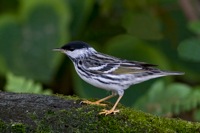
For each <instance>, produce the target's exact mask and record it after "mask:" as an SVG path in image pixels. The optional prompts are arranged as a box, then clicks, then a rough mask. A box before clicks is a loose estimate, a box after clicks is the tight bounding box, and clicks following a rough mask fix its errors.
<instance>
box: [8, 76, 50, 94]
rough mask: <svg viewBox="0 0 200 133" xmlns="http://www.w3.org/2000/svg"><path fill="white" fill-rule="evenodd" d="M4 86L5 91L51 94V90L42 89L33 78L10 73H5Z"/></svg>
mask: <svg viewBox="0 0 200 133" xmlns="http://www.w3.org/2000/svg"><path fill="white" fill-rule="evenodd" d="M6 81H7V83H6V86H5V91H8V92H15V93H35V94H46V95H50V94H52V90H50V89H46V90H43V89H42V85H41V84H40V83H34V81H33V80H30V79H29V80H28V79H25V78H24V77H20V76H15V75H13V74H12V73H8V74H7V75H6Z"/></svg>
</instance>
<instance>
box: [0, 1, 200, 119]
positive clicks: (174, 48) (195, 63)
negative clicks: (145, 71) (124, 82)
mask: <svg viewBox="0 0 200 133" xmlns="http://www.w3.org/2000/svg"><path fill="white" fill-rule="evenodd" d="M181 2H182V1H181V0H180V1H179V2H178V1H176V0H151V1H150V0H140V1H136V0H132V1H130V0H123V1H119V0H118V1H116V0H85V1H84V0H59V1H55V0H44V1H39V0H17V2H16V1H15V2H14V3H17V4H13V2H6V3H5V2H2V1H0V5H2V4H4V5H5V6H6V7H4V8H1V10H0V74H1V77H3V79H4V77H6V75H9V74H8V72H12V73H13V74H14V75H17V76H20V77H24V79H23V81H24V82H28V83H27V84H33V81H38V82H41V83H42V84H43V85H44V86H50V88H54V90H53V91H54V93H63V92H66V91H65V90H69V89H71V91H67V92H73V93H75V94H76V95H79V96H81V97H84V98H101V97H105V96H106V95H108V94H107V92H106V91H104V90H101V89H97V88H95V87H93V86H91V85H89V84H87V83H85V82H84V81H83V80H81V79H80V78H79V77H78V75H77V74H76V73H75V70H74V68H73V66H72V63H71V62H70V61H69V59H68V58H62V57H64V55H61V54H59V53H53V52H52V49H53V48H56V47H60V46H62V45H63V44H65V43H66V42H69V41H70V40H82V41H85V42H88V43H90V44H91V45H92V46H93V47H94V48H95V49H97V50H98V51H100V52H103V53H106V54H110V55H113V56H117V57H119V58H126V59H129V60H137V61H142V62H148V63H151V64H158V65H159V68H160V69H166V70H172V71H173V70H174V71H182V72H185V73H186V74H185V75H184V76H170V77H167V78H162V80H161V81H160V80H158V79H154V80H150V81H147V82H144V83H141V84H138V85H134V86H132V87H130V88H129V89H127V90H126V91H125V95H124V97H123V99H122V100H121V103H123V104H125V105H127V106H131V107H137V108H138V109H141V110H145V111H146V112H151V113H155V114H158V115H166V114H171V116H173V114H174V115H178V114H180V113H182V112H189V111H191V110H193V113H192V114H190V116H191V117H192V119H193V120H199V118H200V117H199V116H200V115H199V114H200V113H199V112H200V111H199V98H198V96H199V89H198V86H200V80H199V79H200V69H199V68H200V63H199V61H200V56H199V55H200V40H199V39H200V38H199V34H200V21H199V19H198V20H195V21H193V20H190V19H188V18H187V17H186V15H185V13H186V14H187V9H185V8H181ZM13 5H15V6H14V7H13ZM191 6H192V4H191ZM0 7H2V6H0ZM194 8H195V7H194ZM195 13H196V12H195ZM187 15H188V14H187ZM197 18H198V14H197ZM7 77H9V76H7ZM11 77H12V76H11ZM26 78H28V79H31V83H30V81H28V80H25V79H26ZM9 79H12V78H6V80H9ZM14 79H15V78H14ZM16 80H17V78H16ZM20 82H21V81H20ZM176 82H179V83H176ZM0 83H1V82H0ZM7 83H9V82H7ZM13 83H14V84H15V82H13ZM19 88H20V87H19ZM21 88H22V87H21ZM30 88H33V89H35V88H34V87H30ZM6 90H7V87H6ZM19 91H20V90H19ZM21 92H23V90H21ZM41 93H42V92H41ZM66 94H69V93H66ZM70 94H71V93H70ZM174 99H175V100H174ZM114 100H115V99H113V101H114ZM167 101H169V102H167ZM152 104H156V107H155V108H151V109H152V110H149V108H148V107H150V106H151V105H152ZM157 105H158V108H157ZM151 107H152V106H151ZM153 107H154V106H153Z"/></svg>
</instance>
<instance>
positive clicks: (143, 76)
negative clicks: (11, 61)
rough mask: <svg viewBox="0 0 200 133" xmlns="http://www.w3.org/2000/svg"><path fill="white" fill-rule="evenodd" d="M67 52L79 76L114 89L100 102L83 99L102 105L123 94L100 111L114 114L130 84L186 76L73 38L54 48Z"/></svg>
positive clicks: (106, 88) (96, 84) (100, 85)
mask: <svg viewBox="0 0 200 133" xmlns="http://www.w3.org/2000/svg"><path fill="white" fill-rule="evenodd" d="M54 50H55V51H60V52H62V53H65V54H66V55H67V56H68V57H69V58H70V59H71V60H72V62H73V64H74V67H75V70H76V72H77V73H78V75H79V76H80V77H81V78H82V79H83V80H84V81H86V82H87V83H89V84H91V85H93V86H96V87H98V88H102V89H105V90H109V91H112V95H110V96H107V97H105V98H103V99H100V100H98V101H96V102H91V101H87V100H86V101H83V103H87V104H97V105H105V104H101V102H103V101H105V100H108V99H110V98H112V97H114V96H116V95H119V98H118V99H117V101H116V103H115V104H114V106H113V107H112V109H110V110H106V109H104V110H103V111H102V112H100V113H99V114H105V115H107V114H111V113H114V114H115V113H116V112H119V110H116V109H115V108H116V106H117V104H118V103H119V101H120V99H121V98H122V96H123V94H124V90H126V89H127V88H128V87H129V86H131V85H134V84H137V83H141V82H143V81H146V80H149V79H153V78H157V77H162V76H168V75H182V74H184V73H181V72H170V71H162V70H159V69H157V68H154V67H155V66H156V65H152V64H148V63H145V62H137V61H128V60H124V59H119V58H116V57H112V56H109V55H105V54H102V53H99V52H97V51H96V50H95V49H94V48H92V47H91V46H90V45H88V44H87V43H85V42H82V41H73V42H69V43H68V44H66V45H64V46H63V47H61V48H57V49H54Z"/></svg>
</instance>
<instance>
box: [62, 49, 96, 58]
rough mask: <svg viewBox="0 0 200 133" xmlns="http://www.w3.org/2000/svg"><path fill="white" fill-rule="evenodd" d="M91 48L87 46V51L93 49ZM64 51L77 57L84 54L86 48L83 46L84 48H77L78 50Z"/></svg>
mask: <svg viewBox="0 0 200 133" xmlns="http://www.w3.org/2000/svg"><path fill="white" fill-rule="evenodd" d="M93 50H94V49H92V48H89V51H93ZM65 53H66V54H67V55H68V56H70V57H72V58H78V57H81V56H84V55H85V54H87V53H88V49H87V48H84V49H78V50H74V51H66V52H65Z"/></svg>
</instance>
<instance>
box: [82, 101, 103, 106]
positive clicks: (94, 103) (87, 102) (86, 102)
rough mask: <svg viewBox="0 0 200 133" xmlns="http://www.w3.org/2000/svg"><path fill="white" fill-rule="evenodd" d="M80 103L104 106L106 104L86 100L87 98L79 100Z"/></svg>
mask: <svg viewBox="0 0 200 133" xmlns="http://www.w3.org/2000/svg"><path fill="white" fill-rule="evenodd" d="M81 103H85V104H91V105H99V106H106V104H103V103H99V102H91V101H88V100H84V101H81Z"/></svg>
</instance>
